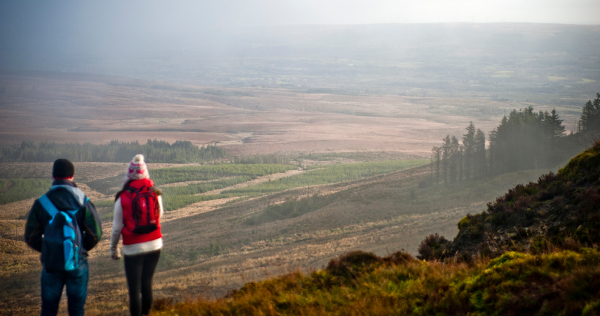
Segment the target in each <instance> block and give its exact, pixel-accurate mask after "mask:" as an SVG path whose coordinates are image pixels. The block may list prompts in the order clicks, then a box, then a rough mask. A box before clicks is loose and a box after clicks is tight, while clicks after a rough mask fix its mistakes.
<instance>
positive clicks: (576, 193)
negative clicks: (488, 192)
mask: <svg viewBox="0 0 600 316" xmlns="http://www.w3.org/2000/svg"><path fill="white" fill-rule="evenodd" d="M458 228H459V233H458V235H457V236H456V238H455V239H454V240H453V241H452V242H447V241H446V240H444V238H443V237H439V236H430V237H429V238H428V239H427V240H425V241H424V242H423V244H421V252H422V254H421V256H422V257H423V258H426V259H445V258H449V257H456V258H461V259H463V260H470V258H471V257H473V256H477V255H486V256H493V257H496V256H499V255H501V254H502V253H504V252H506V251H530V252H532V253H541V252H545V251H549V250H552V249H578V248H579V247H582V246H583V247H594V248H595V247H597V245H598V243H600V141H597V142H596V143H595V144H594V145H593V147H592V148H589V149H587V150H585V151H584V152H582V153H581V154H579V155H577V156H576V157H574V158H573V159H571V161H570V162H569V163H568V164H567V165H566V166H565V167H564V168H562V169H560V170H559V171H558V173H557V174H553V173H549V174H546V175H543V176H541V177H540V178H539V180H538V181H537V183H533V182H530V183H529V184H527V185H517V186H516V187H515V188H513V189H511V190H509V191H508V193H506V194H505V195H504V196H502V197H499V198H497V199H496V201H494V202H493V203H488V208H487V210H486V211H485V212H483V213H481V214H477V215H467V216H466V217H465V218H463V219H462V220H461V221H460V222H459V223H458Z"/></svg>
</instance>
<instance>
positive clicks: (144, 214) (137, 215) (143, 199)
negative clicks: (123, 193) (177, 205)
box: [125, 186, 160, 234]
mask: <svg viewBox="0 0 600 316" xmlns="http://www.w3.org/2000/svg"><path fill="white" fill-rule="evenodd" d="M125 190H127V191H129V192H131V195H132V196H131V216H132V218H133V223H134V226H133V227H130V226H131V222H129V221H125V225H127V224H129V225H128V226H127V228H128V229H129V230H130V231H131V232H132V233H136V234H147V233H150V232H153V231H155V230H156V229H157V228H158V219H159V217H160V206H159V204H158V197H157V196H156V193H155V192H154V190H153V189H152V188H149V187H147V186H143V187H141V188H139V189H138V188H133V187H127V188H125ZM128 222H129V223H128Z"/></svg>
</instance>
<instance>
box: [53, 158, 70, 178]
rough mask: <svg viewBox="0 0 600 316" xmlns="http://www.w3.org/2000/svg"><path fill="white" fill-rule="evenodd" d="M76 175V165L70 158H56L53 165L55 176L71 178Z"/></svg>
mask: <svg viewBox="0 0 600 316" xmlns="http://www.w3.org/2000/svg"><path fill="white" fill-rule="evenodd" d="M73 175H75V166H74V165H73V163H72V162H70V161H69V160H68V159H56V160H55V161H54V167H52V177H53V178H70V177H72V176H73Z"/></svg>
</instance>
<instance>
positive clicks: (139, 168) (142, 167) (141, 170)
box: [125, 154, 150, 182]
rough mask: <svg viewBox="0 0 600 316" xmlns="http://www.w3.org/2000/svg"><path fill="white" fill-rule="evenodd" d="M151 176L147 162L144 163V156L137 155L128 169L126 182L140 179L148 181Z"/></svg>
mask: <svg viewBox="0 0 600 316" xmlns="http://www.w3.org/2000/svg"><path fill="white" fill-rule="evenodd" d="M148 178H150V175H149V174H148V168H147V167H146V162H144V155H141V154H139V155H135V157H133V159H131V162H130V163H129V167H128V168H127V174H125V182H127V181H129V180H138V179H148Z"/></svg>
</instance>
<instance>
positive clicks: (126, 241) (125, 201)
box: [120, 179, 162, 245]
mask: <svg viewBox="0 0 600 316" xmlns="http://www.w3.org/2000/svg"><path fill="white" fill-rule="evenodd" d="M129 186H130V187H132V188H136V189H137V188H141V187H143V186H147V187H153V186H154V181H152V180H150V179H140V180H133V181H131V182H130V183H129ZM120 198H121V207H122V208H123V229H122V230H121V234H123V245H131V244H139V243H143V242H147V241H152V240H155V239H158V238H161V237H162V234H161V232H160V219H159V221H158V224H157V226H158V229H156V230H155V231H153V232H150V233H147V234H136V233H133V232H131V230H130V229H129V228H128V227H135V222H134V220H133V217H132V214H131V212H132V207H131V202H132V200H133V194H132V193H131V192H129V191H124V192H123V193H121V195H120Z"/></svg>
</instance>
